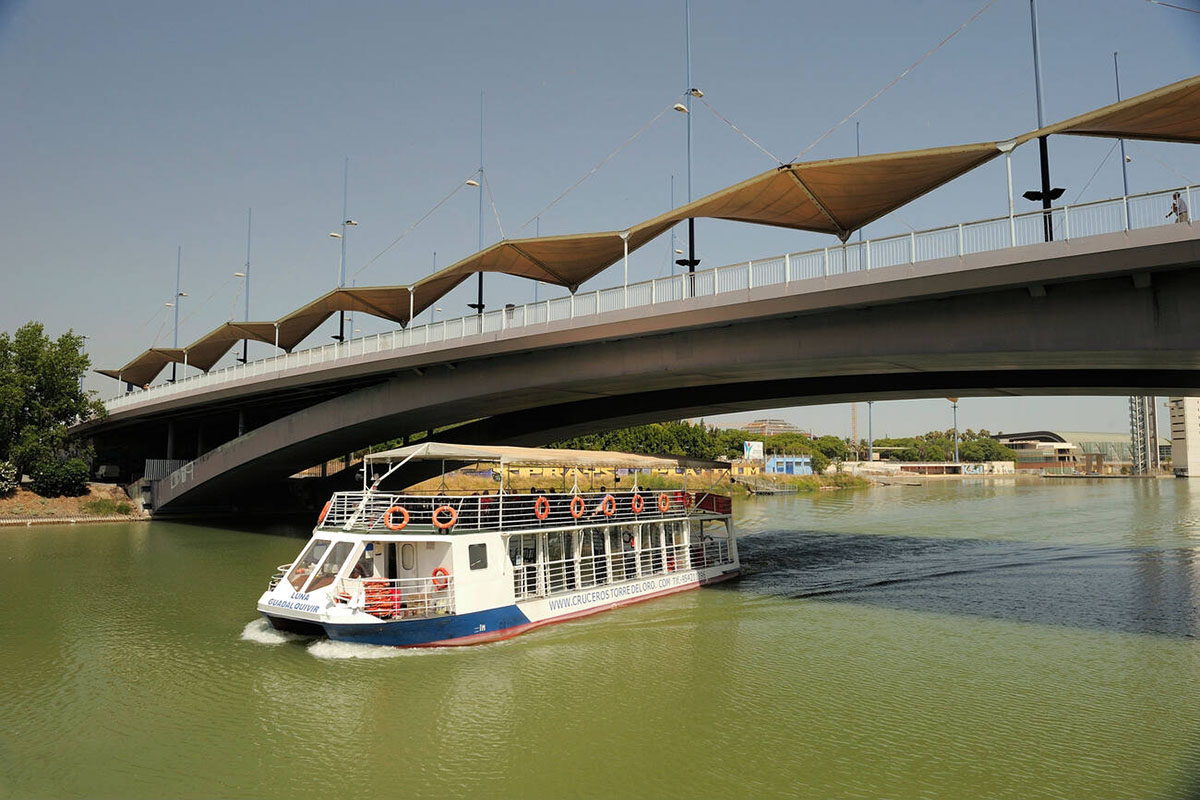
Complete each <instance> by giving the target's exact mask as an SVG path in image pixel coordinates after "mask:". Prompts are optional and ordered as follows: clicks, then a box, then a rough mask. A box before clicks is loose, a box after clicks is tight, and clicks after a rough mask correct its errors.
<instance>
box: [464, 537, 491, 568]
mask: <svg viewBox="0 0 1200 800" xmlns="http://www.w3.org/2000/svg"><path fill="white" fill-rule="evenodd" d="M467 561H468V562H469V563H470V565H471V569H487V543H486V542H481V543H480V544H473V545H470V546H469V547H467Z"/></svg>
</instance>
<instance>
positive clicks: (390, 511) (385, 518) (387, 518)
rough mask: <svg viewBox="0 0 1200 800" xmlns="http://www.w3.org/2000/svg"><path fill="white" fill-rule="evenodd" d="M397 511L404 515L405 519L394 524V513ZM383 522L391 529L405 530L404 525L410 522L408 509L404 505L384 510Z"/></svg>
mask: <svg viewBox="0 0 1200 800" xmlns="http://www.w3.org/2000/svg"><path fill="white" fill-rule="evenodd" d="M397 511H398V512H400V513H401V514H403V515H404V519H403V520H401V521H400V524H399V525H393V524H392V514H395V513H396V512H397ZM383 524H384V525H385V526H386V527H387V529H388V530H389V531H402V530H404V526H405V525H407V524H408V509H407V508H405V507H404V506H392V507H391V508H389V509H388V510H387V511H385V512H383Z"/></svg>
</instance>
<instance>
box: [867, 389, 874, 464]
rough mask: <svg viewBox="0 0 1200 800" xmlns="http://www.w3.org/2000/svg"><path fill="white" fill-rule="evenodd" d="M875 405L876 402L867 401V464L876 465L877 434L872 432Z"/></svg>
mask: <svg viewBox="0 0 1200 800" xmlns="http://www.w3.org/2000/svg"><path fill="white" fill-rule="evenodd" d="M874 405H875V401H874V400H868V401H867V463H868V464H873V463H875V433H874V431H872V430H871V411H872V410H873V406H874Z"/></svg>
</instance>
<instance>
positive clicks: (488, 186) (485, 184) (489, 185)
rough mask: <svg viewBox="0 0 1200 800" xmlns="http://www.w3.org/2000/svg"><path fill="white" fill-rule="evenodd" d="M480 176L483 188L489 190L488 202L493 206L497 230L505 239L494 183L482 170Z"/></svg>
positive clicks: (501, 237)
mask: <svg viewBox="0 0 1200 800" xmlns="http://www.w3.org/2000/svg"><path fill="white" fill-rule="evenodd" d="M479 176H480V177H481V178H483V188H485V189H487V196H488V202H489V203H491V204H492V215H493V216H495V217H496V229H497V230H498V231H500V239H501V240H503V239H504V226H503V225H501V224H500V211H499V210H498V209H497V208H496V198H495V197H493V196H492V182H491V181H489V180H488V178H487V173H486V172H484V171H483V170H482V169H481V170H479Z"/></svg>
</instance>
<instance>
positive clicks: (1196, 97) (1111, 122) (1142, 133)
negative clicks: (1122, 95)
mask: <svg viewBox="0 0 1200 800" xmlns="http://www.w3.org/2000/svg"><path fill="white" fill-rule="evenodd" d="M1060 133H1061V134H1070V135H1072V136H1103V137H1106V138H1110V139H1146V140H1149V141H1156V142H1190V143H1192V144H1200V75H1196V76H1194V77H1191V78H1188V79H1186V80H1182V81H1178V82H1176V83H1172V84H1170V85H1169V86H1163V87H1162V88H1160V89H1155V90H1154V91H1151V92H1146V93H1145V94H1139V95H1138V96H1136V97H1131V98H1129V99H1128V100H1122V101H1121V102H1119V103H1113V104H1112V105H1109V106H1105V107H1104V108H1098V109H1096V110H1095V111H1089V112H1088V113H1086V114H1080V115H1079V116H1077V117H1072V118H1071V119H1068V120H1064V121H1063V122H1059V123H1057V124H1054V125H1048V126H1046V127H1045V128H1039V129H1038V130H1036V131H1030V132H1029V133H1026V134H1024V135H1023V136H1020V137H1018V138H1017V142H1018V143H1022V142H1027V141H1029V140H1030V139H1036V138H1038V137H1040V136H1050V135H1053V134H1060Z"/></svg>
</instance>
